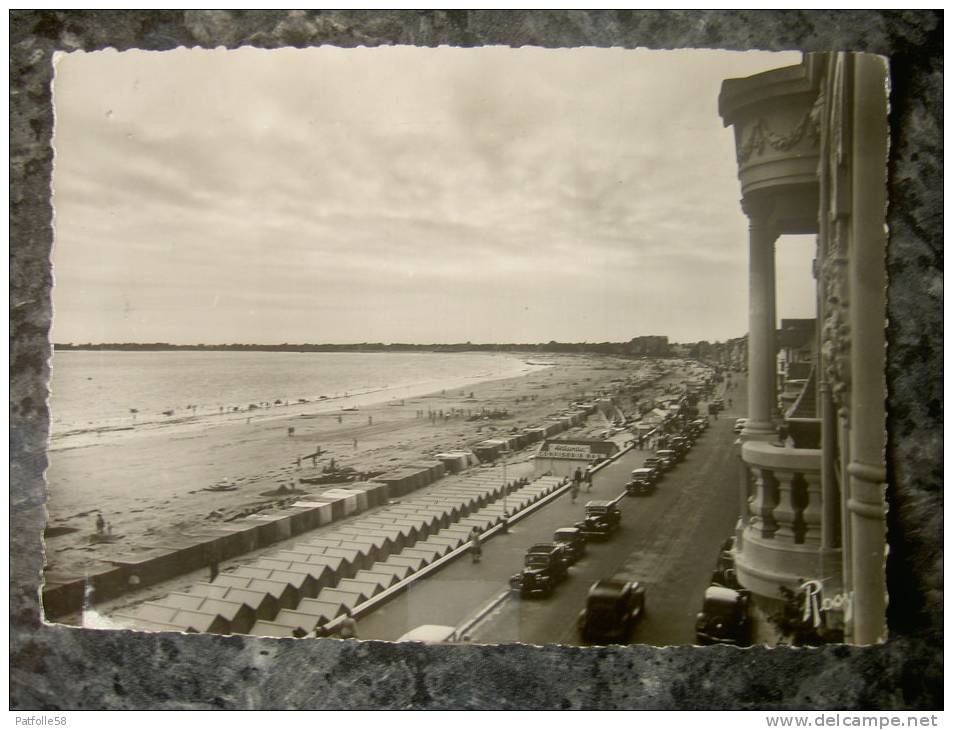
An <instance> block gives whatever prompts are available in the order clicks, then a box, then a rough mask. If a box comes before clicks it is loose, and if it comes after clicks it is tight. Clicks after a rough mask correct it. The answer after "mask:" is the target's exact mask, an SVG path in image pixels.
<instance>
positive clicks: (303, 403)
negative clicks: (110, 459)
mask: <svg viewBox="0 0 953 730" xmlns="http://www.w3.org/2000/svg"><path fill="white" fill-rule="evenodd" d="M383 354H387V353H383ZM503 355H504V356H505V357H509V358H511V359H512V360H513V361H514V365H513V367H512V370H510V371H509V372H505V373H493V372H488V373H482V374H478V375H468V376H457V377H453V378H446V379H435V380H428V381H419V382H415V383H404V384H400V385H396V386H392V387H391V386H386V385H385V386H384V387H378V388H371V389H369V390H358V391H353V392H345V393H335V394H333V395H322V396H312V397H311V398H310V399H306V398H301V397H297V398H296V399H295V400H291V399H288V400H287V401H285V402H282V403H280V404H275V403H268V404H264V403H263V404H261V405H260V406H258V407H256V408H253V409H250V408H247V407H245V408H236V409H235V410H225V411H209V410H206V411H205V412H199V413H196V414H193V415H181V416H170V417H167V418H166V419H163V420H157V419H155V418H154V417H153V416H150V420H140V421H138V422H136V421H130V419H129V418H128V417H123V418H121V419H119V418H116V419H109V421H103V422H101V423H99V424H92V425H90V426H89V427H87V428H82V427H80V428H70V429H69V430H65V431H60V432H57V431H55V429H54V422H53V421H52V419H51V422H50V436H49V439H48V441H47V450H48V451H60V450H64V449H75V448H87V447H89V446H98V445H102V444H105V443H108V442H109V440H110V439H112V440H123V439H128V438H129V437H132V436H134V435H135V434H142V433H154V432H157V431H170V432H171V431H173V430H178V431H182V432H184V431H186V430H188V429H189V427H191V428H192V429H204V428H210V427H215V426H218V425H221V424H227V423H239V422H246V421H247V420H248V419H249V418H250V419H251V421H252V422H263V421H267V420H275V419H282V418H295V417H299V416H301V411H313V412H314V414H315V415H322V414H328V413H337V412H339V411H341V410H343V409H346V408H353V407H356V408H361V407H363V408H376V407H379V406H383V405H385V404H388V403H390V402H392V401H394V400H399V399H404V400H406V399H408V398H421V397H427V396H430V395H433V394H436V393H438V392H440V391H447V390H455V389H457V388H462V387H475V386H477V385H479V384H481V383H488V382H494V381H496V380H505V379H508V378H513V377H522V376H523V375H529V374H532V373H533V372H538V371H541V370H545V369H548V368H550V367H553V365H555V363H550V364H545V363H540V362H532V363H531V362H528V361H527V359H526V358H527V357H528V356H529V355H528V354H527V355H525V356H524V355H519V354H516V353H513V354H510V353H503ZM388 396H389V397H388ZM49 408H50V414H51V416H52V414H53V407H52V405H50V406H49ZM315 409H316V410H315ZM120 420H121V422H122V423H116V422H115V421H120ZM104 436H105V438H104Z"/></svg>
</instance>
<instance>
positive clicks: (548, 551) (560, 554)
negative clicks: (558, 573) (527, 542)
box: [526, 542, 573, 578]
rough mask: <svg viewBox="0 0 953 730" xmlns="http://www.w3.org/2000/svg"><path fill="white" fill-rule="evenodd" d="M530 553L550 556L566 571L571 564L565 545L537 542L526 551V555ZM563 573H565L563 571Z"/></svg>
mask: <svg viewBox="0 0 953 730" xmlns="http://www.w3.org/2000/svg"><path fill="white" fill-rule="evenodd" d="M530 553H540V554H542V555H552V556H554V557H555V558H556V559H557V560H559V561H560V562H561V563H562V565H563V567H564V568H565V569H567V570H568V568H569V566H570V565H572V563H573V560H572V556H571V555H570V554H569V551H568V550H566V547H565V545H562V544H561V543H558V542H538V543H536V544H535V545H531V546H530V548H529V550H527V551H526V554H527V555H529V554H530ZM563 572H564V573H565V570H564V571H563ZM562 577H563V578H565V577H566V576H565V575H563V576H562Z"/></svg>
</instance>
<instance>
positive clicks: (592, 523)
mask: <svg viewBox="0 0 953 730" xmlns="http://www.w3.org/2000/svg"><path fill="white" fill-rule="evenodd" d="M621 520H622V510H621V509H619V507H618V505H617V504H616V503H615V502H607V501H602V500H593V501H591V502H586V518H585V519H584V520H583V521H582V522H577V523H576V524H575V527H577V528H578V529H579V531H580V532H581V533H582V534H583V536H584V537H585V538H586V539H587V540H590V539H595V540H607V539H609V537H610V536H611V535H612V533H613V532H615V530H616V529H617V528H618V527H619V522H621Z"/></svg>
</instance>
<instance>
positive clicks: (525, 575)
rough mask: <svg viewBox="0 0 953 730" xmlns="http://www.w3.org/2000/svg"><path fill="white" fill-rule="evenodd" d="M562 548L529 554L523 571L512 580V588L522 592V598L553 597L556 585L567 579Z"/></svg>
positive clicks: (525, 559)
mask: <svg viewBox="0 0 953 730" xmlns="http://www.w3.org/2000/svg"><path fill="white" fill-rule="evenodd" d="M561 553H562V550H561V548H553V550H551V551H549V552H535V553H533V552H531V553H527V554H526V557H525V558H524V562H523V566H524V567H523V570H521V571H520V572H519V573H517V574H516V575H514V576H513V577H512V578H510V587H511V588H515V589H516V590H518V591H519V592H520V597H522V598H529V597H530V596H535V595H541V596H543V597H544V598H546V597H548V596H550V595H552V592H553V590H554V589H555V588H556V584H557V583H559V582H560V581H561V580H563V579H564V578H565V577H566V565H565V563H564V562H563V556H562V554H561Z"/></svg>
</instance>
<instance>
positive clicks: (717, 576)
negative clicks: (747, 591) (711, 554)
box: [711, 566, 742, 591]
mask: <svg viewBox="0 0 953 730" xmlns="http://www.w3.org/2000/svg"><path fill="white" fill-rule="evenodd" d="M711 584H712V585H713V586H723V587H724V588H731V589H733V590H736V591H737V590H741V589H742V585H741V584H740V583H739V582H738V575H737V573H735V569H734V568H726V567H722V566H719V567H717V568H715V570H714V571H713V572H712V574H711Z"/></svg>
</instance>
